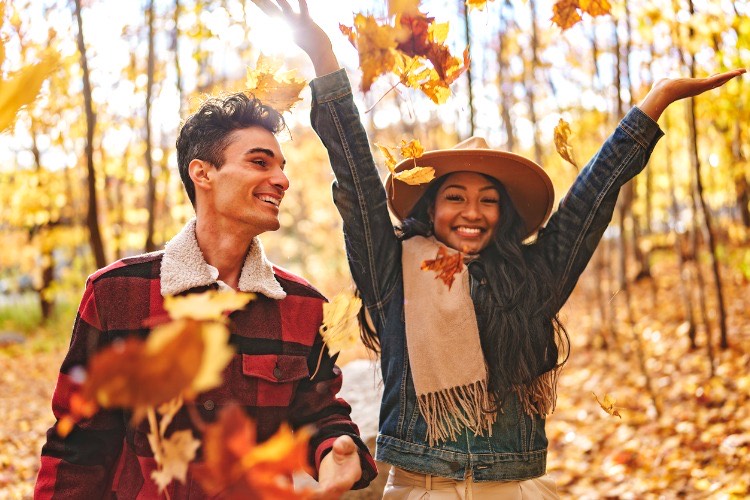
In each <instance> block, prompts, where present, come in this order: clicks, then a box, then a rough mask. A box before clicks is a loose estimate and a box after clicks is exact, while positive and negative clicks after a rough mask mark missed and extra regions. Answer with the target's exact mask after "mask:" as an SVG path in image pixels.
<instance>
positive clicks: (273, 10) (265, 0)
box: [253, 0, 281, 17]
mask: <svg viewBox="0 0 750 500" xmlns="http://www.w3.org/2000/svg"><path fill="white" fill-rule="evenodd" d="M253 3H254V4H255V5H257V6H258V8H259V9H260V10H262V11H263V12H264V13H265V14H266V15H267V16H274V17H276V16H280V15H281V9H279V8H278V7H277V6H276V5H274V3H273V2H271V1H270V0H253Z"/></svg>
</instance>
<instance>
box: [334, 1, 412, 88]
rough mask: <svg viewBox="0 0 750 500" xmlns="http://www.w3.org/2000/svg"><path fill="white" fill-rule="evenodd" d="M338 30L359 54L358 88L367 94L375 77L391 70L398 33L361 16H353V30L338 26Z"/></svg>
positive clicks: (394, 29) (372, 19)
mask: <svg viewBox="0 0 750 500" xmlns="http://www.w3.org/2000/svg"><path fill="white" fill-rule="evenodd" d="M339 29H340V30H341V32H342V33H343V34H344V35H346V36H347V37H348V38H349V41H350V42H351V43H352V45H354V47H355V48H356V49H357V52H358V53H359V67H360V69H361V70H362V81H361V83H360V87H361V89H362V90H363V91H365V92H367V91H368V90H370V87H372V83H373V82H374V81H375V79H376V78H377V77H379V76H380V75H383V74H385V73H387V72H389V71H391V69H392V68H393V66H394V64H395V61H396V46H397V45H398V42H397V37H398V35H399V31H398V30H397V29H396V28H394V27H393V26H390V25H387V24H386V25H380V24H379V23H378V21H377V20H376V19H375V18H374V17H372V16H365V15H362V14H357V15H356V16H354V27H353V28H350V27H348V26H344V25H339Z"/></svg>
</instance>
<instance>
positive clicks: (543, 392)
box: [417, 369, 559, 446]
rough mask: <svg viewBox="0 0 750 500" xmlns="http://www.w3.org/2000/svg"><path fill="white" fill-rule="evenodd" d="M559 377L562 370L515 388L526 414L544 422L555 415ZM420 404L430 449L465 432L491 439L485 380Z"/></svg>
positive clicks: (428, 396) (423, 397)
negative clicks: (467, 430) (543, 419)
mask: <svg viewBox="0 0 750 500" xmlns="http://www.w3.org/2000/svg"><path fill="white" fill-rule="evenodd" d="M558 377H559V370H558V369H554V370H550V371H548V372H546V373H543V374H542V375H540V376H539V377H537V379H536V380H534V381H533V382H532V383H531V384H528V385H523V386H516V387H514V388H513V392H514V393H515V394H516V396H518V400H519V401H520V403H521V408H522V410H523V412H524V413H526V414H527V415H540V416H541V417H543V418H544V417H546V416H547V415H549V414H551V413H553V412H554V411H555V406H556V404H557V380H558ZM417 400H418V402H419V411H420V413H422V416H423V417H424V419H425V421H426V422H427V443H428V444H429V445H430V446H435V445H436V444H437V443H438V441H448V440H449V439H450V440H451V441H455V440H456V439H457V438H458V435H459V433H461V431H462V430H463V429H464V428H468V429H469V430H471V431H472V432H473V433H474V435H476V436H484V435H485V434H486V435H487V436H492V424H493V423H494V421H495V414H494V413H488V412H485V411H483V408H486V407H488V404H487V403H488V395H487V383H486V382H485V381H484V380H480V381H478V382H474V383H473V384H469V385H465V386H458V387H450V388H448V389H444V390H441V391H438V392H432V393H429V394H422V395H419V396H418V397H417Z"/></svg>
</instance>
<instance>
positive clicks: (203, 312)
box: [164, 290, 256, 320]
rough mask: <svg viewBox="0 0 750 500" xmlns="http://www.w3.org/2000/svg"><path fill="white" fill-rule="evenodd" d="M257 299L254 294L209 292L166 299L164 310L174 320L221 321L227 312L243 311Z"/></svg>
mask: <svg viewBox="0 0 750 500" xmlns="http://www.w3.org/2000/svg"><path fill="white" fill-rule="evenodd" d="M255 297H256V295H255V294H254V293H247V292H235V291H219V290H209V291H207V292H203V293H192V294H189V295H180V296H167V297H164V309H165V310H166V311H167V312H168V313H169V316H170V317H171V318H172V319H183V318H191V319H195V320H221V319H223V317H224V313H225V312H227V311H235V310H237V309H242V308H243V307H245V305H247V303H248V302H250V301H251V300H253V299H255Z"/></svg>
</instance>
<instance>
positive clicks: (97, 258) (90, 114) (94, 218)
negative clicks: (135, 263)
mask: <svg viewBox="0 0 750 500" xmlns="http://www.w3.org/2000/svg"><path fill="white" fill-rule="evenodd" d="M75 16H76V21H77V23H78V38H77V42H78V52H79V54H80V55H81V69H82V70H83V100H84V105H85V110H86V169H87V174H88V179H87V184H88V211H87V214H86V225H87V226H88V230H89V242H90V244H91V251H92V253H93V254H94V262H95V263H96V267H97V268H102V267H104V266H105V265H107V259H106V258H105V256H104V242H103V241H102V235H101V231H100V230H99V210H98V201H97V195H96V169H95V168H94V131H95V129H96V115H95V114H94V107H93V102H92V98H91V79H90V75H89V65H88V60H87V58H86V44H85V43H84V39H83V17H82V16H81V0H75Z"/></svg>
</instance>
